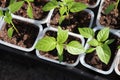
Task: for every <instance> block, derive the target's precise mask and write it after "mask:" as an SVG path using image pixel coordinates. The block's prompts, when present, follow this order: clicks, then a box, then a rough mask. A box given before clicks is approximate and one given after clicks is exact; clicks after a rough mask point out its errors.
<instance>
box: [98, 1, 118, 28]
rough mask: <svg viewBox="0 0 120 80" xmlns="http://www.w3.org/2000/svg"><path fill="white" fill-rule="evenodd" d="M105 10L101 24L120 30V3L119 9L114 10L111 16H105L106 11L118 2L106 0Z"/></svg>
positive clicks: (102, 13)
mask: <svg viewBox="0 0 120 80" xmlns="http://www.w3.org/2000/svg"><path fill="white" fill-rule="evenodd" d="M104 1H105V2H104V3H103V9H102V12H101V17H100V20H99V22H100V24H101V25H103V26H106V27H110V28H112V29H120V3H119V6H118V8H117V9H114V10H112V11H111V12H110V13H109V14H105V13H104V10H105V9H106V8H107V7H108V6H109V5H110V4H112V3H116V1H117V0H104Z"/></svg>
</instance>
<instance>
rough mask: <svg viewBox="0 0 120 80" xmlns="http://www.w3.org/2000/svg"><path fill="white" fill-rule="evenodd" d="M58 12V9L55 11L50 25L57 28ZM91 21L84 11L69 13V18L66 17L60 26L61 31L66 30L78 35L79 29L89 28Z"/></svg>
mask: <svg viewBox="0 0 120 80" xmlns="http://www.w3.org/2000/svg"><path fill="white" fill-rule="evenodd" d="M59 18H60V15H59V12H58V9H55V11H54V13H53V15H52V18H51V21H50V24H51V25H52V26H53V27H55V28H57V27H58V26H59V23H58V21H59ZM90 20H91V15H90V14H89V13H87V12H85V11H81V12H78V13H70V14H69V16H66V18H65V20H64V21H63V22H62V24H61V25H60V26H61V27H62V29H68V30H69V31H71V32H74V33H79V32H78V28H79V27H89V24H90Z"/></svg>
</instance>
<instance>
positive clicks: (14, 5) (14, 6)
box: [0, 0, 23, 38]
mask: <svg viewBox="0 0 120 80" xmlns="http://www.w3.org/2000/svg"><path fill="white" fill-rule="evenodd" d="M22 4H23V2H15V0H10V5H9V6H8V10H5V11H3V10H0V17H3V19H4V21H5V22H6V23H8V24H11V25H12V27H10V28H9V29H8V33H7V34H8V36H9V37H10V38H11V37H12V35H13V32H14V30H15V31H16V32H17V33H18V34H19V31H18V30H17V28H16V27H15V25H14V24H13V21H12V16H11V13H14V12H16V11H18V10H19V9H20V7H21V5H22Z"/></svg>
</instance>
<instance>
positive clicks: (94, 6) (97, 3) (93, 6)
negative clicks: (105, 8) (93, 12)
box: [89, 0, 101, 8]
mask: <svg viewBox="0 0 120 80" xmlns="http://www.w3.org/2000/svg"><path fill="white" fill-rule="evenodd" d="M100 1H101V0H97V2H96V4H95V5H89V8H96V7H97V6H98V5H99V3H100Z"/></svg>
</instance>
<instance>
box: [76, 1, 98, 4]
mask: <svg viewBox="0 0 120 80" xmlns="http://www.w3.org/2000/svg"><path fill="white" fill-rule="evenodd" d="M75 1H76V2H83V3H86V4H89V5H95V4H96V2H97V0H75Z"/></svg>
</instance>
